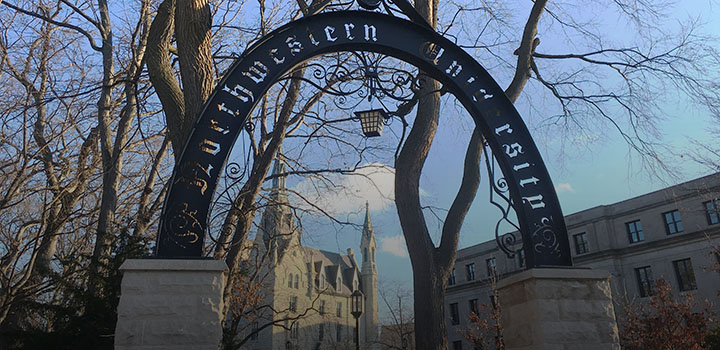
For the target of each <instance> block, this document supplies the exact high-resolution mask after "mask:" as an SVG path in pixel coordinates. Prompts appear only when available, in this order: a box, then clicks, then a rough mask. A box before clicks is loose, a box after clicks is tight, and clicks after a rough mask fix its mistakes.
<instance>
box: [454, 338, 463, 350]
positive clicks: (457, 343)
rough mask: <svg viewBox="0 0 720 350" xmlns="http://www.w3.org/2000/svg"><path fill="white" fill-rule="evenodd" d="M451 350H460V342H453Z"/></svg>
mask: <svg viewBox="0 0 720 350" xmlns="http://www.w3.org/2000/svg"><path fill="white" fill-rule="evenodd" d="M453 350H462V340H456V341H454V342H453Z"/></svg>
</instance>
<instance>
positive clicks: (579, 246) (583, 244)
mask: <svg viewBox="0 0 720 350" xmlns="http://www.w3.org/2000/svg"><path fill="white" fill-rule="evenodd" d="M573 240H574V241H575V253H577V254H585V253H587V252H588V242H587V237H586V235H585V232H583V233H578V234H576V235H573Z"/></svg>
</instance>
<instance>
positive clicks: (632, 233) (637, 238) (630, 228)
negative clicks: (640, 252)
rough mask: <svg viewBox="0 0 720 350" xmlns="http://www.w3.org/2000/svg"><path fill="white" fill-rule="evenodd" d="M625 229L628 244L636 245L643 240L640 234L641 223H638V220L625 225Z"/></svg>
mask: <svg viewBox="0 0 720 350" xmlns="http://www.w3.org/2000/svg"><path fill="white" fill-rule="evenodd" d="M625 227H627V233H628V238H629V239H630V243H637V242H641V241H644V240H645V237H644V236H643V232H642V223H640V220H636V221H631V222H628V223H625Z"/></svg>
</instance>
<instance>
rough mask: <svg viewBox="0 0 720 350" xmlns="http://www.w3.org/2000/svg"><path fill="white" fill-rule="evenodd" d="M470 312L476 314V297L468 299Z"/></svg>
mask: <svg viewBox="0 0 720 350" xmlns="http://www.w3.org/2000/svg"><path fill="white" fill-rule="evenodd" d="M469 304H470V312H472V313H474V314H475V315H477V314H478V300H477V299H470V302H469Z"/></svg>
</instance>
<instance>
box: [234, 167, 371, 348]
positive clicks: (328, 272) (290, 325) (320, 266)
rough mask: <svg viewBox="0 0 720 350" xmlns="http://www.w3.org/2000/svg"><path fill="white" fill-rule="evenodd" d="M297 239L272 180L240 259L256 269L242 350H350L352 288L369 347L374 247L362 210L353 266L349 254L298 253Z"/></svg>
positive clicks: (283, 195)
mask: <svg viewBox="0 0 720 350" xmlns="http://www.w3.org/2000/svg"><path fill="white" fill-rule="evenodd" d="M284 169H285V165H284V163H282V162H281V161H276V162H275V165H274V169H273V173H274V174H275V175H278V174H282V173H284V172H285V170H284ZM301 234H302V232H301V230H300V229H299V228H298V226H297V225H296V221H295V217H294V215H293V212H292V210H291V208H290V206H289V204H288V197H287V191H286V188H285V178H284V177H276V178H274V180H273V190H272V192H271V194H270V203H269V205H268V206H267V207H266V208H265V210H264V212H263V214H262V217H261V220H260V224H259V229H258V232H257V234H256V237H255V241H254V242H253V243H252V252H251V253H249V254H248V259H247V261H248V264H251V265H253V264H254V265H255V268H256V270H257V271H260V277H259V278H258V281H260V283H261V286H262V294H263V298H264V300H263V302H262V303H261V304H262V307H260V308H258V310H257V316H256V317H251V318H249V320H250V321H249V322H251V323H249V324H246V327H244V329H245V330H244V331H243V333H245V334H246V336H249V340H248V341H247V342H246V343H245V345H244V346H243V348H246V349H253V350H265V349H267V350H285V349H303V350H304V349H355V324H356V322H355V319H354V318H353V316H352V314H351V303H350V301H351V294H352V292H353V291H355V290H357V289H359V290H360V291H362V293H363V294H364V295H365V308H364V310H363V313H362V316H361V317H360V319H359V325H360V345H361V348H363V349H375V348H377V345H376V342H377V339H378V333H379V323H378V314H377V312H378V306H377V305H378V300H377V299H378V296H377V276H378V274H377V267H376V265H375V252H376V245H375V237H374V233H373V228H372V223H371V221H370V214H369V212H368V210H367V204H366V213H365V223H364V226H363V231H362V238H361V245H360V248H361V251H362V257H361V261H362V263H361V264H358V262H357V261H356V258H355V255H354V252H353V250H352V249H348V250H347V254H339V253H334V252H329V251H324V250H319V249H315V248H310V247H305V246H303V245H302V244H301V241H300V236H301ZM257 267H259V269H257ZM248 271H251V269H248ZM242 337H243V336H241V337H240V338H242Z"/></svg>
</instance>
